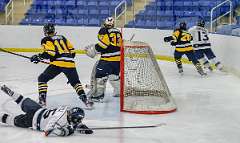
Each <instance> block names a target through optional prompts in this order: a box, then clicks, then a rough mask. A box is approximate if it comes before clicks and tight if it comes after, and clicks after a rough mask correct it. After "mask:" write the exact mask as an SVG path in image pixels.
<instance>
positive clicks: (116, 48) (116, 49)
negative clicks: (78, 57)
mask: <svg viewBox="0 0 240 143" xmlns="http://www.w3.org/2000/svg"><path fill="white" fill-rule="evenodd" d="M121 47H122V34H121V32H120V31H119V30H118V29H117V28H114V19H113V18H112V17H108V18H106V20H105V22H104V25H103V27H102V28H101V29H100V30H99V32H98V43H97V44H92V45H89V46H86V47H85V51H86V54H87V55H88V56H89V57H91V58H93V57H95V55H96V54H97V53H100V54H101V57H100V60H99V61H98V62H97V63H96V64H95V66H94V67H93V72H92V76H91V90H90V91H89V93H88V95H89V97H90V98H91V99H92V101H95V102H101V101H102V100H103V98H104V96H105V88H106V82H107V80H109V81H110V84H111V85H112V86H113V88H114V95H113V96H119V94H120V81H119V79H120V78H119V72H120V48H121Z"/></svg>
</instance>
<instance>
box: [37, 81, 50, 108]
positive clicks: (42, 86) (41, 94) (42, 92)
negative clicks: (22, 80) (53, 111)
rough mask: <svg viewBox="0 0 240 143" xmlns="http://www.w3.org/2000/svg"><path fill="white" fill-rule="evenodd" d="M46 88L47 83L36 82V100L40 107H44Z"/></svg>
mask: <svg viewBox="0 0 240 143" xmlns="http://www.w3.org/2000/svg"><path fill="white" fill-rule="evenodd" d="M47 88H48V85H47V83H45V82H38V92H39V98H38V100H39V104H40V105H41V106H46V98H47Z"/></svg>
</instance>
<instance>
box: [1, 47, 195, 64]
mask: <svg viewBox="0 0 240 143" xmlns="http://www.w3.org/2000/svg"><path fill="white" fill-rule="evenodd" d="M2 49H4V50H6V51H10V52H31V53H36V52H43V49H42V48H2ZM74 51H75V52H76V54H85V53H86V52H85V51H84V50H74ZM0 52H2V51H0ZM155 58H156V59H157V60H162V61H169V62H175V60H174V58H173V57H172V56H164V55H155ZM182 62H183V63H185V64H191V63H192V62H190V61H189V60H188V59H186V58H183V59H182Z"/></svg>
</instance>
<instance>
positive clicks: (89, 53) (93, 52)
mask: <svg viewBox="0 0 240 143" xmlns="http://www.w3.org/2000/svg"><path fill="white" fill-rule="evenodd" d="M84 51H86V55H87V56H89V57H90V58H94V57H95V56H96V54H97V51H96V49H95V45H94V44H91V45H88V46H86V47H84Z"/></svg>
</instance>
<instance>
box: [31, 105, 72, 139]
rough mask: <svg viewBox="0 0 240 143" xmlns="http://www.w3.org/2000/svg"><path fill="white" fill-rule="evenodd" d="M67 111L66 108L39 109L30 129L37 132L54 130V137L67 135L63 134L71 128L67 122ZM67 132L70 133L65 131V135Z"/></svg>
mask: <svg viewBox="0 0 240 143" xmlns="http://www.w3.org/2000/svg"><path fill="white" fill-rule="evenodd" d="M67 109H68V107H67V106H61V107H59V108H55V109H46V108H41V109H39V110H38V111H37V112H36V113H35V114H34V117H33V122H32V128H33V129H35V130H39V131H49V130H55V131H54V132H55V135H59V136H66V135H68V134H66V133H63V131H64V129H65V130H69V129H70V128H69V127H71V125H70V124H69V123H68V120H67ZM63 128H64V129H63ZM70 130H71V129H70ZM64 132H65V131H64ZM69 132H71V131H67V133H69Z"/></svg>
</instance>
